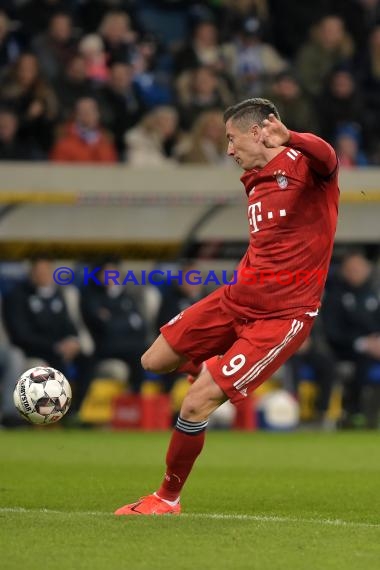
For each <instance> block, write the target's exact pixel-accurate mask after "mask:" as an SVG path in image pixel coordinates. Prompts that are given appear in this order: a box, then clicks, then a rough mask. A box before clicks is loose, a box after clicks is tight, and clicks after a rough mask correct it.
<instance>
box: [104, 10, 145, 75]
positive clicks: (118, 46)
mask: <svg viewBox="0 0 380 570" xmlns="http://www.w3.org/2000/svg"><path fill="white" fill-rule="evenodd" d="M99 33H100V35H101V37H102V39H103V42H104V47H105V52H106V54H107V63H108V65H110V64H111V63H113V62H115V61H120V62H124V63H129V62H130V61H131V58H132V51H133V45H134V43H135V41H136V40H137V34H136V32H135V31H134V30H132V28H131V20H130V18H129V16H128V14H126V13H125V12H108V13H106V14H105V16H104V17H103V20H102V22H101V24H100V27H99Z"/></svg>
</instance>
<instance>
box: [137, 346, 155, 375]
mask: <svg viewBox="0 0 380 570" xmlns="http://www.w3.org/2000/svg"><path fill="white" fill-rule="evenodd" d="M141 366H142V367H143V368H144V370H148V371H149V372H156V371H157V370H156V368H157V362H156V359H155V357H154V356H152V353H151V352H150V351H149V350H147V351H146V352H144V354H143V355H142V357H141Z"/></svg>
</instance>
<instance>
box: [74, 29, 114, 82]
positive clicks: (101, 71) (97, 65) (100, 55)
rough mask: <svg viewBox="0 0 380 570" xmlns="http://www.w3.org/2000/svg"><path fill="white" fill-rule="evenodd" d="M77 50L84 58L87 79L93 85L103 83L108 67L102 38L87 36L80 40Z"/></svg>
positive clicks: (93, 35)
mask: <svg viewBox="0 0 380 570" xmlns="http://www.w3.org/2000/svg"><path fill="white" fill-rule="evenodd" d="M78 49H79V53H80V54H81V55H82V56H83V58H84V62H85V68H86V76H87V78H88V79H91V81H93V83H94V84H100V85H101V84H102V83H105V82H106V81H107V79H108V67H107V56H106V52H105V49H104V44H103V40H102V38H101V37H100V36H99V35H98V34H88V35H87V36H84V37H83V38H82V39H81V41H80V42H79V46H78Z"/></svg>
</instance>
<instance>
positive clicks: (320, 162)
mask: <svg viewBox="0 0 380 570" xmlns="http://www.w3.org/2000/svg"><path fill="white" fill-rule="evenodd" d="M260 141H261V142H262V143H263V144H264V145H265V146H266V147H267V148H276V147H279V146H290V147H292V148H295V149H296V150H299V151H301V152H302V154H303V155H305V156H306V157H307V158H308V159H309V161H310V168H312V169H313V170H314V171H315V172H317V173H318V174H320V175H321V176H330V175H331V174H333V172H334V171H335V169H336V167H337V164H338V160H337V157H336V154H335V151H334V149H333V148H332V146H331V145H329V144H328V143H327V142H326V141H324V140H323V139H321V138H320V137H317V136H316V135H313V134H311V133H296V132H295V131H290V130H289V129H287V128H286V126H285V125H284V124H283V123H282V122H281V121H279V120H278V119H277V118H276V117H275V116H274V115H269V117H268V119H265V120H264V121H263V127H262V129H261V138H260Z"/></svg>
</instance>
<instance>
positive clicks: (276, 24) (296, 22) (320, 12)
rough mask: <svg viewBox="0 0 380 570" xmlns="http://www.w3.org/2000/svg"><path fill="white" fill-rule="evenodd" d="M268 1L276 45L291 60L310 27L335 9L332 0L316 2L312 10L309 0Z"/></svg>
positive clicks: (345, 0)
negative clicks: (304, 0) (306, 0)
mask: <svg viewBox="0 0 380 570" xmlns="http://www.w3.org/2000/svg"><path fill="white" fill-rule="evenodd" d="M334 1H335V0H334ZM343 1H344V2H345V3H346V2H347V0H343ZM354 1H356V0H354ZM268 3H269V14H270V20H271V25H272V29H273V42H274V45H275V46H276V47H277V49H278V50H279V51H280V52H281V53H282V54H283V55H284V56H285V57H287V58H289V59H291V60H293V59H294V57H295V55H296V53H297V52H298V50H299V48H300V46H301V45H302V43H303V42H304V41H305V40H306V37H307V34H308V30H309V29H310V27H311V26H313V25H314V24H315V23H316V22H317V21H318V20H320V19H321V18H322V17H323V16H326V14H331V11H332V10H333V9H334V8H332V6H331V0H318V2H314V3H313V9H312V10H311V9H310V4H309V3H308V2H303V1H300V0H286V2H284V0H268Z"/></svg>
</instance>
